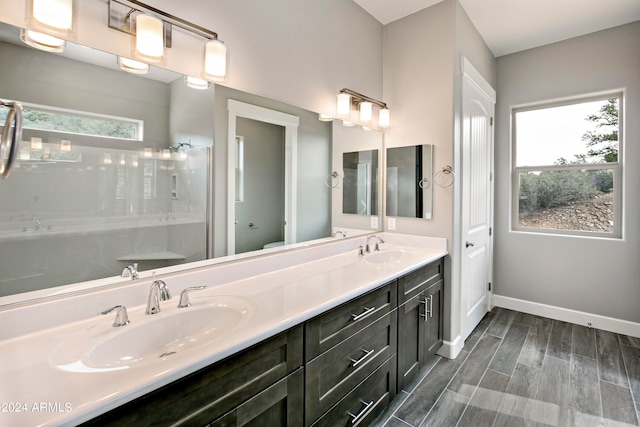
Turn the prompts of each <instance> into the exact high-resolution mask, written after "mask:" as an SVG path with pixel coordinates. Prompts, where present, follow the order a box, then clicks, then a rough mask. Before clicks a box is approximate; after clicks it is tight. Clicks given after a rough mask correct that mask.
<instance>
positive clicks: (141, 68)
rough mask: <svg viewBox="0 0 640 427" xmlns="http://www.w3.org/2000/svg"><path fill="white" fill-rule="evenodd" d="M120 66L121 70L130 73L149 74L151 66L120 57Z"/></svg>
mask: <svg viewBox="0 0 640 427" xmlns="http://www.w3.org/2000/svg"><path fill="white" fill-rule="evenodd" d="M118 65H119V66H120V69H121V70H124V71H126V72H128V73H133V74H147V73H148V72H149V64H145V63H144V62H140V61H135V60H133V59H129V58H125V57H123V56H119V57H118Z"/></svg>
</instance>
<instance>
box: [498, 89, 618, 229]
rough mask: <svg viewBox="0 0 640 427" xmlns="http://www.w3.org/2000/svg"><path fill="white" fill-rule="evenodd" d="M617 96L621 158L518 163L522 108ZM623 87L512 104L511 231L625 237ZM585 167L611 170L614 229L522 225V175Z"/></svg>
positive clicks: (576, 102)
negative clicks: (623, 208) (623, 212)
mask: <svg viewBox="0 0 640 427" xmlns="http://www.w3.org/2000/svg"><path fill="white" fill-rule="evenodd" d="M612 98H617V99H618V161H617V162H615V163H613V162H603V163H583V164H563V165H533V166H518V165H517V154H518V153H517V151H518V141H517V138H516V134H517V129H516V114H517V113H520V112H526V111H533V110H542V109H549V108H555V107H562V106H567V105H575V104H582V103H587V102H593V101H605V100H608V99H612ZM624 105H625V93H624V90H616V91H611V92H603V93H598V94H592V95H587V96H577V97H571V98H565V99H562V100H554V101H543V102H538V103H535V104H527V105H521V106H512V107H511V112H510V123H511V144H510V145H511V215H510V218H511V231H512V232H519V233H532V234H541V235H545V234H546V235H562V236H575V237H593V238H608V239H623V215H622V199H623V194H624V192H623V171H622V164H623V153H624V150H623V147H624ZM572 170H577V171H583V170H612V171H613V182H614V187H613V188H614V193H613V207H612V209H613V231H612V232H610V233H606V232H595V231H585V230H564V229H555V228H535V227H523V226H520V225H519V224H520V221H519V215H520V175H521V174H522V173H527V172H544V171H572Z"/></svg>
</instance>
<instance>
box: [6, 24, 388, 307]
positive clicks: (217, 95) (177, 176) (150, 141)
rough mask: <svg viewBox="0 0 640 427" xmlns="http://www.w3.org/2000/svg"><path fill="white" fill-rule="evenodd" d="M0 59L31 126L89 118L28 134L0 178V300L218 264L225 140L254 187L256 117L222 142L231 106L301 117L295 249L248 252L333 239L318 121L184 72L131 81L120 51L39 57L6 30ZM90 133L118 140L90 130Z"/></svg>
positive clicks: (328, 149)
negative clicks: (132, 271) (130, 271)
mask: <svg viewBox="0 0 640 427" xmlns="http://www.w3.org/2000/svg"><path fill="white" fill-rule="evenodd" d="M0 61H1V63H2V64H3V79H2V80H1V81H0V98H2V99H8V100H16V101H21V102H23V103H24V104H25V105H28V106H29V107H31V109H32V110H33V111H34V113H33V114H32V116H31V118H30V120H31V122H30V123H36V122H38V117H39V115H41V116H40V117H42V115H45V114H47V113H51V112H52V113H54V115H56V116H57V117H58V119H59V121H61V122H64V123H63V125H65V126H72V124H73V123H75V121H77V119H78V117H81V118H82V119H83V120H84V124H83V125H82V126H83V127H82V128H81V129H80V130H74V131H70V130H69V129H70V128H69V127H67V128H61V129H63V130H60V129H58V128H55V127H49V128H47V127H46V126H45V127H41V128H37V126H28V128H27V129H25V131H24V133H23V141H22V142H21V145H20V154H19V161H18V164H17V166H16V167H15V168H14V171H13V173H12V175H11V176H10V177H9V178H8V179H6V180H0V200H2V204H1V205H0V259H1V260H2V261H1V264H2V265H1V267H0V306H3V305H7V304H13V303H24V302H27V301H30V300H34V299H40V298H49V297H50V296H53V295H58V296H59V295H64V294H65V293H68V292H75V291H79V292H86V291H88V290H91V289H94V288H96V287H102V286H112V285H118V286H119V285H122V284H123V283H126V281H128V280H130V279H129V278H122V277H120V273H121V272H122V271H123V269H124V267H126V266H127V265H130V264H133V263H138V268H139V270H140V271H146V272H150V271H157V272H158V273H159V274H162V273H163V272H169V271H178V270H180V269H188V268H191V267H192V265H193V262H196V261H198V263H197V265H198V266H202V265H203V263H202V262H203V261H204V260H206V259H209V258H216V259H215V260H213V259H212V260H211V261H210V262H212V263H213V262H225V261H226V258H225V256H226V255H227V254H228V253H229V251H228V247H227V243H228V232H227V227H228V224H229V222H230V221H229V220H228V218H227V212H228V209H227V207H228V206H227V198H226V190H227V188H228V185H227V184H228V173H227V172H228V169H229V168H235V165H234V164H229V162H228V161H227V156H226V153H227V150H226V148H227V141H229V140H231V141H233V144H234V145H235V144H240V145H242V146H243V150H244V152H245V154H246V155H247V156H246V157H245V158H244V161H245V164H244V166H245V174H244V175H243V181H242V186H244V192H243V193H242V197H244V198H245V199H246V198H247V197H249V195H250V193H251V192H250V191H249V190H250V189H255V188H257V183H258V180H259V178H256V177H255V176H254V175H252V174H249V173H246V172H247V171H246V168H247V167H251V166H250V163H249V162H250V161H251V159H250V158H249V157H250V155H251V156H253V154H250V153H249V151H248V150H251V149H253V148H252V146H251V144H260V142H261V139H260V137H259V135H260V132H259V131H255V130H254V129H252V124H251V123H242V124H241V125H240V126H239V127H238V129H237V135H232V138H229V137H228V136H229V135H228V129H229V127H228V120H229V111H228V101H229V100H230V99H234V100H238V101H241V102H244V103H248V104H252V105H256V106H259V107H261V108H268V109H272V110H276V111H280V112H283V113H286V114H288V115H292V116H296V117H298V118H299V127H298V135H297V142H298V145H297V152H296V153H295V156H296V159H295V160H296V164H297V171H298V172H297V173H295V174H294V175H292V176H291V177H290V179H291V180H294V181H295V185H293V186H289V187H288V188H293V189H294V190H293V191H294V193H293V194H291V200H292V202H291V205H290V206H289V207H288V209H289V211H293V212H295V214H296V215H297V217H296V219H297V220H296V224H297V225H296V227H297V229H296V230H295V233H293V234H294V235H295V236H296V238H295V240H292V241H291V243H294V244H293V245H292V246H284V245H280V244H281V243H282V241H283V240H285V237H284V233H283V232H276V233H265V237H264V239H263V240H264V242H262V241H260V242H257V241H256V242H252V243H251V244H247V245H246V254H244V256H254V255H261V254H263V253H265V250H264V249H263V248H264V247H267V248H270V249H269V251H273V250H274V249H271V248H272V247H273V246H278V247H279V249H289V248H290V247H295V246H296V244H299V243H302V242H308V241H317V242H319V243H321V242H323V241H326V240H328V239H330V238H331V237H330V236H331V234H332V231H333V230H334V229H335V226H336V225H335V224H334V223H333V221H332V216H333V211H332V209H333V208H332V206H333V204H334V203H335V202H334V201H332V190H331V188H329V187H328V186H327V177H330V176H331V171H332V170H333V169H334V168H333V166H332V161H333V160H332V155H333V143H335V142H338V143H339V141H336V140H335V137H334V135H332V132H333V130H332V129H333V124H332V123H325V122H320V121H319V120H318V114H317V113H315V112H311V111H308V110H304V109H300V108H297V107H294V106H291V105H285V104H282V103H279V102H276V101H273V100H268V99H265V98H261V97H258V96H255V95H251V94H248V93H245V92H241V91H238V90H234V89H230V88H226V87H224V86H217V85H216V86H214V87H211V88H210V89H208V90H203V91H198V90H194V89H191V88H188V87H186V86H185V84H184V78H183V76H182V75H179V74H177V73H174V72H171V71H169V70H162V69H159V68H155V67H151V69H152V70H151V72H150V73H149V74H148V75H146V76H139V75H133V74H129V73H126V72H123V71H121V70H119V69H118V66H117V59H116V57H115V56H113V55H110V54H104V53H103V52H97V51H94V50H91V49H88V48H85V47H82V46H77V45H74V44H72V43H68V49H67V52H66V53H64V54H54V53H48V52H42V51H39V50H36V49H32V48H30V47H27V46H26V45H24V44H23V43H21V42H20V41H19V29H18V28H16V27H12V26H10V25H6V24H3V23H0ZM59 113H63V114H59ZM0 114H2V111H0ZM65 115H66V118H65ZM94 119H97V120H94ZM81 121H82V120H81ZM47 126H48V125H47ZM90 128H95V129H98V131H99V132H105V129H107V130H106V132H116V133H115V134H114V133H111V134H109V133H106V134H105V133H99V134H97V135H92V134H90V133H91V132H93V130H90ZM65 129H66V130H65ZM275 133H278V132H275ZM256 135H257V136H256ZM236 137H240V138H236ZM214 141H215V144H214ZM236 141H238V142H236ZM261 148H264V147H261ZM381 148H382V145H381V144H380V145H379V149H381ZM257 153H259V151H258V152H257ZM256 155H257V156H258V158H259V156H260V155H259V154H256ZM232 172H233V171H232ZM231 175H233V173H232V174H231ZM276 180H280V181H282V180H283V178H276ZM284 184H285V183H282V185H283V188H285V187H284ZM273 185H275V184H273ZM237 187H238V191H240V189H241V188H240V187H241V186H240V185H238V186H237ZM264 193H265V192H264V191H262V194H264ZM238 194H240V193H239V192H238V193H236V192H235V190H234V198H235V197H236V196H237V195H238ZM233 203H238V201H236V200H234V201H233ZM258 203H260V202H259V201H258ZM236 206H238V205H237V204H236ZM336 206H337V209H341V204H340V205H336ZM245 211H247V212H249V214H246V215H245V216H244V217H238V221H239V222H242V225H241V226H242V227H245V226H246V227H245V228H246V230H243V231H246V233H248V234H249V235H251V236H257V235H259V234H260V233H261V232H262V231H264V230H265V229H266V228H267V227H269V226H268V221H267V219H266V218H265V217H259V216H255V215H254V214H255V210H251V209H246V210H245ZM280 216H282V215H281V214H280ZM245 223H246V224H245ZM278 226H279V227H282V223H280V224H279V225H278ZM363 228H365V229H367V228H368V227H363ZM244 251H245V250H244V249H243V252H244ZM207 262H209V261H207Z"/></svg>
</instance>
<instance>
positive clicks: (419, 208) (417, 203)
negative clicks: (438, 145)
mask: <svg viewBox="0 0 640 427" xmlns="http://www.w3.org/2000/svg"><path fill="white" fill-rule="evenodd" d="M432 166H433V146H432V145H429V144H423V145H412V146H407V147H393V148H387V168H386V178H385V179H386V204H385V206H386V215H387V216H390V217H408V218H424V219H431V215H432V212H433V170H432V169H433V167H432Z"/></svg>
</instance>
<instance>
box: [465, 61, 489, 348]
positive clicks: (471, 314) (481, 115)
mask: <svg viewBox="0 0 640 427" xmlns="http://www.w3.org/2000/svg"><path fill="white" fill-rule="evenodd" d="M494 106H495V91H494V90H493V88H491V86H490V85H489V84H488V83H487V82H486V80H484V78H482V76H481V75H480V73H478V71H477V70H476V69H475V68H473V66H472V65H471V64H470V63H469V62H468V61H467V60H466V59H464V60H463V73H462V122H461V123H462V133H461V136H462V159H461V161H462V175H461V178H462V210H461V218H462V227H461V235H460V236H461V237H460V240H461V241H460V242H458V243H459V244H460V252H459V253H460V254H461V261H460V263H461V264H460V266H461V271H460V283H461V298H462V301H461V302H462V306H461V308H462V325H461V326H462V336H463V337H467V336H468V335H469V334H470V333H471V332H472V331H473V329H474V328H475V327H476V326H477V324H478V323H479V322H480V320H482V317H483V316H484V315H485V314H486V313H487V311H488V310H489V309H490V289H489V283H490V281H491V274H492V269H491V264H492V252H493V251H492V241H493V238H492V236H491V234H492V232H491V231H492V227H493V182H492V176H493V113H494Z"/></svg>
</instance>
